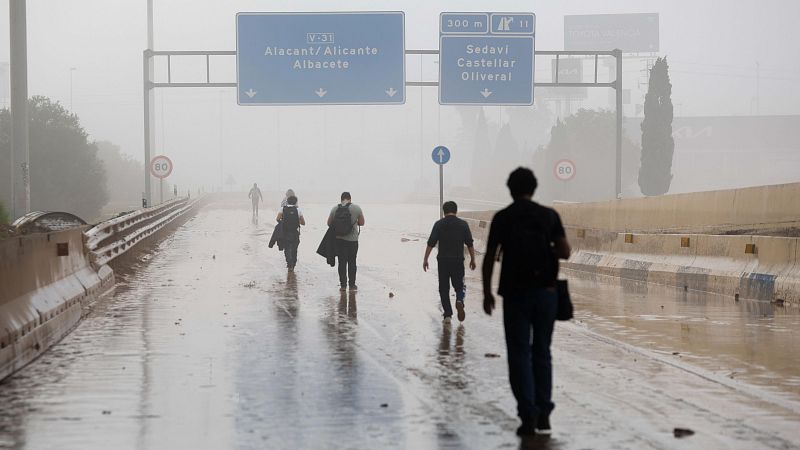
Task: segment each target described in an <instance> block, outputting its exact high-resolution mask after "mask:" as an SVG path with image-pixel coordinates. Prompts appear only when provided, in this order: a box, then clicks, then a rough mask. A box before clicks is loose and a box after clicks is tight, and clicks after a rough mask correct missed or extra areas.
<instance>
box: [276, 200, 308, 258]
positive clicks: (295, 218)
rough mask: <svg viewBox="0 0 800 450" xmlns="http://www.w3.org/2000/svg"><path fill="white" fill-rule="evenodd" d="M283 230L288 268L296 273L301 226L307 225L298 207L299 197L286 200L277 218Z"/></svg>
mask: <svg viewBox="0 0 800 450" xmlns="http://www.w3.org/2000/svg"><path fill="white" fill-rule="evenodd" d="M276 220H277V221H278V222H280V223H281V227H282V228H283V242H284V244H283V245H284V248H283V254H284V256H286V268H288V269H289V271H290V272H292V271H294V266H296V265H297V247H298V246H300V226H301V225H305V224H306V219H305V218H304V217H303V211H301V210H300V208H298V207H297V197H295V196H294V195H292V196H290V197H289V198H287V199H286V206H284V207H283V208H282V209H281V211H280V212H279V213H278V217H277V218H276Z"/></svg>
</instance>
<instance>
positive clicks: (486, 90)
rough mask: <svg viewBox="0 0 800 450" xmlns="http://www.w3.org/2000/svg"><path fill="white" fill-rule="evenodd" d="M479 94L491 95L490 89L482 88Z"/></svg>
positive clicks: (486, 96) (485, 96)
mask: <svg viewBox="0 0 800 450" xmlns="http://www.w3.org/2000/svg"><path fill="white" fill-rule="evenodd" d="M481 95H482V96H483V98H488V97H489V96H490V95H492V91H490V90H489V89H487V88H483V90H482V91H481Z"/></svg>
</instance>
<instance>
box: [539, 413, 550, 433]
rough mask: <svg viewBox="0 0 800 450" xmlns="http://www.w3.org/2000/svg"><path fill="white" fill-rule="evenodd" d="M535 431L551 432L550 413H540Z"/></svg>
mask: <svg viewBox="0 0 800 450" xmlns="http://www.w3.org/2000/svg"><path fill="white" fill-rule="evenodd" d="M536 432H537V433H539V434H551V433H552V430H551V429H550V415H549V414H546V415H545V414H542V415H541V416H539V418H538V419H537V420H536Z"/></svg>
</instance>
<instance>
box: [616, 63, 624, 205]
mask: <svg viewBox="0 0 800 450" xmlns="http://www.w3.org/2000/svg"><path fill="white" fill-rule="evenodd" d="M614 56H615V57H616V58H617V80H616V81H615V82H614V84H615V87H614V89H615V90H616V91H617V92H616V94H617V148H616V178H617V179H616V185H615V191H616V192H615V193H616V198H618V199H620V198H622V116H623V114H624V112H625V111H623V109H622V50H620V49H615V50H614Z"/></svg>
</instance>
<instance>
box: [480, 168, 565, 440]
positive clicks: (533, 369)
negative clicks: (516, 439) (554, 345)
mask: <svg viewBox="0 0 800 450" xmlns="http://www.w3.org/2000/svg"><path fill="white" fill-rule="evenodd" d="M507 186H508V189H509V191H510V192H511V197H512V198H513V199H514V202H513V203H512V204H511V205H509V206H508V207H507V208H505V209H503V210H502V211H499V212H498V213H497V214H495V216H494V218H493V219H492V225H491V228H490V230H489V240H488V242H487V245H486V255H485V256H484V258H483V295H484V300H483V310H484V311H485V312H486V314H489V315H491V314H492V310H493V309H494V306H495V300H494V296H493V295H492V286H491V283H492V271H493V270H494V261H495V258H496V257H498V256H500V255H502V260H503V263H502V268H501V270H500V288H499V289H498V293H499V294H500V295H501V296H502V297H503V325H504V327H505V332H506V347H507V350H508V372H509V381H510V383H511V391H512V392H513V393H514V397H515V398H516V399H517V413H518V414H519V417H520V419H521V420H522V425H521V426H520V427H519V428H518V429H517V434H518V435H520V436H530V435H533V434H536V433H539V434H550V412H551V411H552V410H553V408H554V407H555V404H553V402H552V400H551V398H552V390H553V369H552V366H551V362H550V341H551V338H552V335H553V325H554V323H555V319H556V309H557V305H558V299H557V293H556V277H557V276H558V258H561V259H567V258H569V254H570V247H569V243H567V238H566V236H565V234H564V227H563V226H562V225H561V218H560V217H559V215H558V213H557V212H556V211H555V210H553V209H550V208H546V207H544V206H541V205H539V204H537V203H535V202H533V201H532V200H531V198H532V197H533V192H534V191H535V190H536V177H534V175H533V172H531V171H530V170H529V169H526V168H522V167H520V168H518V169H516V170H514V171H513V172H511V175H510V176H509V177H508V183H507ZM531 332H532V333H533V339H531Z"/></svg>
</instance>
